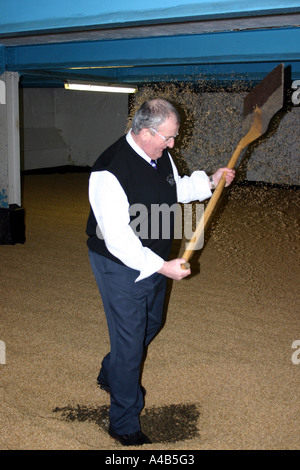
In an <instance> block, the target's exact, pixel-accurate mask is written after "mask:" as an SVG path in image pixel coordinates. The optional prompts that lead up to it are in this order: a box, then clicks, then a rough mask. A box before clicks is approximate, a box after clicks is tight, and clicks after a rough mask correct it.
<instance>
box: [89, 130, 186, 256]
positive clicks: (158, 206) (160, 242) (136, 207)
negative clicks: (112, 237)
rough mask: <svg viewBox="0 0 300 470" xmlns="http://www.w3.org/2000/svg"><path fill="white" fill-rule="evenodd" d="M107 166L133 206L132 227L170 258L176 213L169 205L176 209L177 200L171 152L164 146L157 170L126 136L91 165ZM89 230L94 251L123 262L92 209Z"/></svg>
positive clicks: (100, 168) (147, 243) (96, 167)
mask: <svg viewBox="0 0 300 470" xmlns="http://www.w3.org/2000/svg"><path fill="white" fill-rule="evenodd" d="M104 170H107V171H109V172H110V173H112V174H113V175H114V176H115V177H116V178H117V179H118V181H119V183H120V184H121V186H122V188H123V190H124V192H125V194H126V196H127V199H128V202H129V206H130V224H131V227H132V228H133V230H134V231H135V233H136V235H137V236H139V238H140V240H141V243H142V244H143V246H145V247H148V248H150V249H151V250H152V251H154V253H156V254H157V255H159V256H161V257H162V258H163V259H164V260H167V259H168V257H169V254H170V250H171V244H172V238H173V234H174V217H175V215H174V211H173V210H172V209H171V210H170V208H171V207H172V206H173V209H174V207H175V206H174V204H176V202H177V191H176V183H175V180H174V175H173V169H172V165H171V162H170V158H169V156H168V152H167V151H166V150H164V152H163V155H162V157H161V158H159V160H157V169H156V170H155V169H154V168H152V166H151V165H150V164H149V163H148V162H146V161H145V160H144V159H143V158H142V157H140V155H138V154H137V153H136V152H135V151H134V150H133V149H132V147H131V146H130V145H129V144H128V142H127V140H126V137H125V136H123V137H121V138H120V139H119V140H118V141H117V142H116V143H115V144H113V145H112V146H111V147H109V148H108V149H107V150H106V151H105V152H104V153H103V154H102V155H101V156H100V157H99V158H98V159H97V161H96V162H95V164H94V166H93V168H92V172H93V171H104ZM86 232H87V235H88V237H89V238H88V241H87V244H88V247H89V248H90V249H91V250H92V251H95V252H97V253H99V254H101V255H103V256H106V257H108V258H110V259H112V260H114V261H116V262H118V263H120V264H123V263H122V262H121V261H120V260H119V259H117V258H116V257H115V256H113V255H112V254H111V253H110V252H109V251H108V249H107V248H106V245H105V242H104V240H103V239H102V237H101V236H100V237H99V236H98V235H99V231H98V230H97V222H96V218H95V216H94V213H93V211H92V210H91V211H90V215H89V218H88V222H87V229H86ZM97 233H98V234H97ZM119 236H120V237H121V236H122V233H120V234H119Z"/></svg>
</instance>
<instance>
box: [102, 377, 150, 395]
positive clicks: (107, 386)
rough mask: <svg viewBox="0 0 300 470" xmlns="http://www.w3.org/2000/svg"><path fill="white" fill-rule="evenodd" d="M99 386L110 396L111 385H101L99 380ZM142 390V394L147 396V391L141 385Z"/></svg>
mask: <svg viewBox="0 0 300 470" xmlns="http://www.w3.org/2000/svg"><path fill="white" fill-rule="evenodd" d="M97 384H98V385H99V387H100V388H101V390H104V391H105V392H106V393H109V394H110V388H109V385H105V384H104V383H101V382H100V381H99V380H97ZM141 390H142V394H143V395H144V396H145V395H146V389H145V388H144V387H143V386H142V385H141Z"/></svg>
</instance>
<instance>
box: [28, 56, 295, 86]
mask: <svg viewBox="0 0 300 470" xmlns="http://www.w3.org/2000/svg"><path fill="white" fill-rule="evenodd" d="M277 65H278V62H266V63H241V64H206V65H172V66H152V67H122V68H105V69H101V70H99V69H96V70H93V69H91V70H81V69H79V70H52V71H51V72H49V71H48V72H35V73H32V72H30V71H28V72H26V73H23V75H22V78H21V85H22V86H23V87H37V86H63V82H64V81H66V80H77V81H79V80H81V81H90V82H97V81H102V82H111V83H135V84H141V83H144V82H146V83H151V82H152V83H153V82H156V83H157V82H179V83H180V82H190V83H194V84H198V85H201V83H202V84H203V85H204V86H206V85H208V84H209V83H213V82H216V83H218V84H220V83H221V84H224V85H229V86H230V84H232V83H233V82H236V81H240V82H244V83H245V86H253V85H255V84H256V83H258V82H260V81H261V80H262V79H263V78H264V77H265V76H266V75H267V74H268V73H269V72H271V70H273V69H274V68H275V67H276V66H277ZM284 66H285V69H286V70H288V71H289V74H290V79H291V80H297V79H300V61H299V62H284Z"/></svg>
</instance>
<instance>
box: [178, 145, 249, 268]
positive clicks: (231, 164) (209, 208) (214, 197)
mask: <svg viewBox="0 0 300 470" xmlns="http://www.w3.org/2000/svg"><path fill="white" fill-rule="evenodd" d="M242 149H243V146H242V145H241V142H240V143H239V144H238V146H237V148H236V149H235V151H234V153H233V155H232V157H231V159H230V161H229V163H228V165H227V168H230V169H233V168H234V165H235V163H236V162H237V160H238V158H239V156H240V153H241V151H242ZM225 175H226V173H224V174H223V175H222V177H221V179H220V181H219V183H218V186H217V187H216V189H215V191H214V193H213V195H212V197H211V198H210V201H209V203H208V204H207V206H206V209H205V211H204V213H203V215H202V218H201V219H200V221H199V223H198V226H197V228H196V231H195V233H194V235H193V237H192V238H191V240H190V241H189V243H188V246H187V247H186V249H185V252H184V253H183V255H182V258H184V259H185V260H186V263H185V264H182V265H181V268H182V269H188V268H187V267H186V264H188V265H189V263H188V261H189V259H190V258H191V256H192V254H193V253H194V247H195V244H196V243H197V241H198V240H199V239H200V237H201V236H202V235H203V233H204V229H205V227H206V225H207V223H208V221H209V219H210V217H211V215H212V213H213V210H214V208H215V206H216V204H217V202H218V200H219V198H220V196H221V194H222V191H223V189H224V187H225V184H226V178H225ZM202 219H204V220H202Z"/></svg>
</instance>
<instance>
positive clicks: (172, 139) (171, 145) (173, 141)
mask: <svg viewBox="0 0 300 470" xmlns="http://www.w3.org/2000/svg"><path fill="white" fill-rule="evenodd" d="M174 144H175V139H174V137H172V138H171V140H170V141H169V142H168V147H170V149H172V148H173V147H174Z"/></svg>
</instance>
